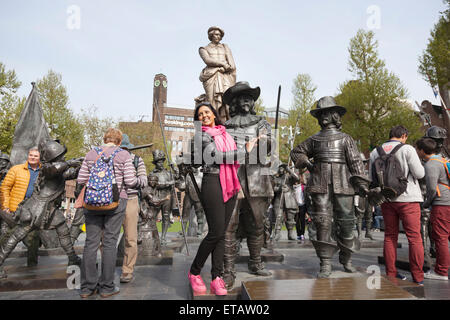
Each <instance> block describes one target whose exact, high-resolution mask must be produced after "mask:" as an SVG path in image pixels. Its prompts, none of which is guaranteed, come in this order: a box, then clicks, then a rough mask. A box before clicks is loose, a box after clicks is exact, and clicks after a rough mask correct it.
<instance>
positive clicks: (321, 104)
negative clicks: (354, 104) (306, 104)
mask: <svg viewBox="0 0 450 320" xmlns="http://www.w3.org/2000/svg"><path fill="white" fill-rule="evenodd" d="M331 109H334V110H335V111H337V112H338V113H339V114H340V115H341V116H343V115H344V114H345V113H346V112H347V109H345V108H344V107H342V106H339V105H337V104H336V101H335V100H334V98H333V97H331V96H326V97H322V98H320V99H319V101H317V107H316V108H315V109H313V110H311V111H310V113H311V115H312V116H313V117H315V118H317V117H318V116H319V114H320V113H321V112H322V111H324V110H327V111H328V110H331Z"/></svg>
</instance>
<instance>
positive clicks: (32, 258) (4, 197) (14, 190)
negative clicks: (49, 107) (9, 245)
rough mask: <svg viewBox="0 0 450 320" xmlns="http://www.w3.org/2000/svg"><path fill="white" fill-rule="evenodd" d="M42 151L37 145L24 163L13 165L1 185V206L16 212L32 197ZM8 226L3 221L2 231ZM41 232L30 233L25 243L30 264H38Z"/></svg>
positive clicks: (9, 211)
mask: <svg viewBox="0 0 450 320" xmlns="http://www.w3.org/2000/svg"><path fill="white" fill-rule="evenodd" d="M40 159H41V157H40V153H39V149H38V148H37V147H34V148H31V149H30V150H29V151H28V160H27V161H26V162H25V163H23V164H18V165H15V166H13V167H12V168H11V169H10V170H9V171H8V173H7V174H6V176H5V179H4V180H3V182H2V184H1V186H0V204H1V208H2V209H3V210H4V211H6V212H8V213H11V214H14V212H15V211H16V209H17V207H18V205H19V203H21V202H22V201H23V200H24V199H27V198H29V197H31V195H32V194H33V190H34V184H35V182H36V180H37V178H38V176H39V168H40ZM7 230H8V226H7V224H6V222H5V221H2V222H1V232H2V234H3V233H4V232H7ZM39 241H40V240H39V232H38V231H35V232H32V233H30V234H29V235H28V237H27V238H26V239H25V240H24V243H25V244H26V246H27V247H28V266H29V267H30V266H35V265H37V258H38V253H37V251H38V249H39Z"/></svg>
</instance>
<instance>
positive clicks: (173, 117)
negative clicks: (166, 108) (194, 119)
mask: <svg viewBox="0 0 450 320" xmlns="http://www.w3.org/2000/svg"><path fill="white" fill-rule="evenodd" d="M165 119H167V120H181V121H184V117H181V116H170V115H166V116H165Z"/></svg>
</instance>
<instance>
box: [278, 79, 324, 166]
mask: <svg viewBox="0 0 450 320" xmlns="http://www.w3.org/2000/svg"><path fill="white" fill-rule="evenodd" d="M316 89H317V87H316V86H315V85H314V84H313V82H312V78H311V76H310V75H309V74H298V75H297V77H296V78H295V79H294V81H293V85H292V95H293V101H292V106H291V108H290V110H289V117H288V121H287V126H288V127H289V126H292V128H293V130H294V128H296V127H297V128H298V129H299V131H300V133H299V134H298V135H296V136H295V140H294V146H296V145H297V144H299V143H300V142H302V141H304V140H306V139H307V138H308V137H309V136H311V135H313V134H314V133H316V132H317V131H319V130H320V126H319V125H318V124H317V120H316V118H314V117H313V116H312V115H311V114H310V113H309V111H310V110H311V108H313V106H314V102H315V97H314V92H315V91H316ZM280 142H281V144H282V145H281V146H280V159H281V160H282V161H283V162H287V161H288V160H289V153H290V149H291V148H290V147H291V146H290V145H289V144H288V141H287V138H285V139H283V140H282V141H280Z"/></svg>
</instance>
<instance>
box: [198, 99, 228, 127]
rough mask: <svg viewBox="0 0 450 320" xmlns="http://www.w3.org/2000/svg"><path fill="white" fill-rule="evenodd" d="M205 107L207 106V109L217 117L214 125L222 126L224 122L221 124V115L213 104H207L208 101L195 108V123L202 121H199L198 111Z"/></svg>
mask: <svg viewBox="0 0 450 320" xmlns="http://www.w3.org/2000/svg"><path fill="white" fill-rule="evenodd" d="M203 106H207V107H208V108H209V109H210V110H211V112H212V113H213V114H214V116H215V119H214V124H215V125H216V126H218V125H221V124H222V122H221V121H220V119H219V114H218V113H217V111H216V109H214V107H213V106H212V105H211V103H209V102H206V101H205V102H201V103H199V104H198V105H197V106H196V107H195V111H194V121H200V120H199V119H198V110H199V109H200V108H201V107H203Z"/></svg>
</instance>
